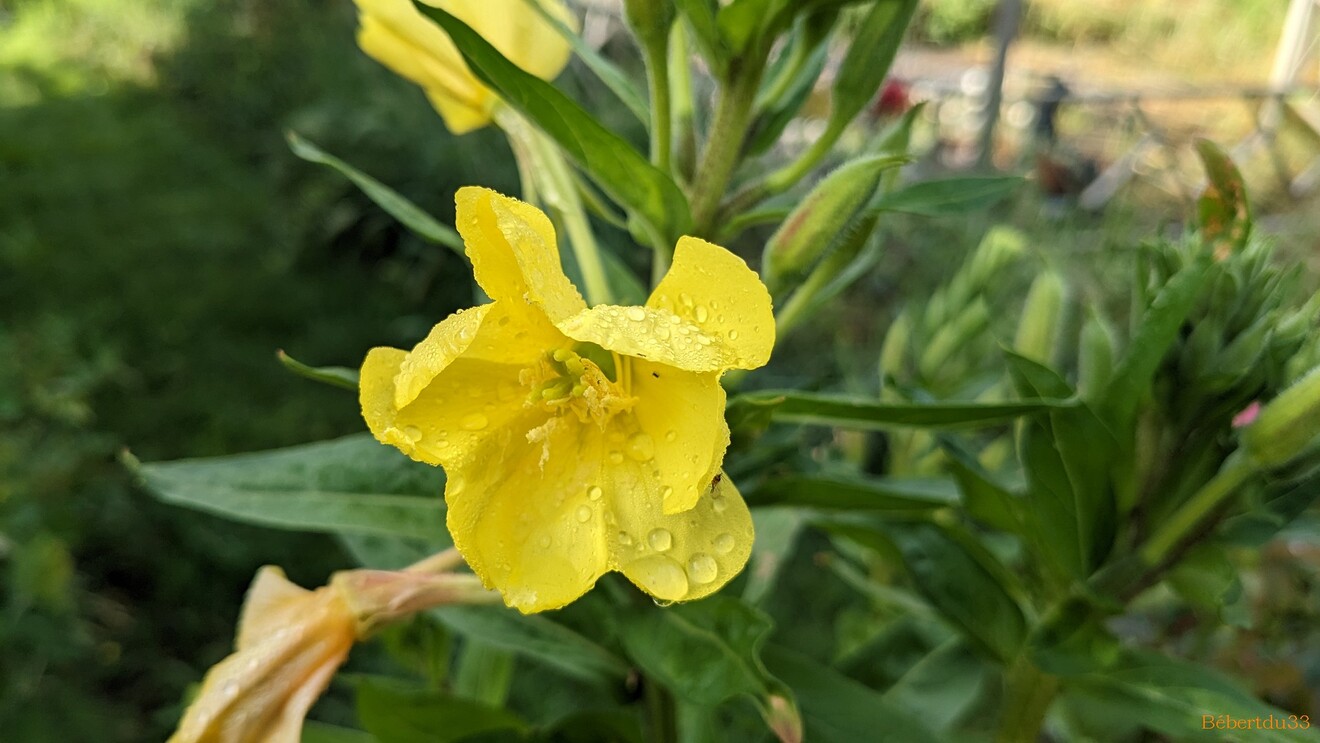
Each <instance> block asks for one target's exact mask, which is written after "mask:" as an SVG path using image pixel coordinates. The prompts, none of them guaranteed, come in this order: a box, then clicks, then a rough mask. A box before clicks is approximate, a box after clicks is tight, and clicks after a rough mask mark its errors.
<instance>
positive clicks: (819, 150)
mask: <svg viewBox="0 0 1320 743" xmlns="http://www.w3.org/2000/svg"><path fill="white" fill-rule="evenodd" d="M847 127H848V122H846V121H845V122H842V123H837V122H835V121H834V120H831V121H830V123H829V125H828V126H826V128H825V131H824V132H823V133H822V134H821V135H820V137H819V138H818V139H817V140H816V141H815V142H813V143H812V144H811V146H810V147H808V148H807V149H806V151H804V152H803V153H802V154H801V155H798V157H797V159H796V160H794V161H793V162H791V163H788V164H787V165H785V166H784V167H782V168H780V169H779V170H776V171H775V172H773V173H771V174H770V175H768V176H766V177H765V178H763V179H762V180H760V181H757V182H756V183H752V184H750V185H748V186H747V187H746V188H743V189H742V190H741V191H739V192H738V193H736V194H734V195H733V196H732V197H730V198H729V202H728V205H727V206H725V208H724V213H725V214H733V215H736V214H738V213H739V212H742V211H744V210H746V209H748V208H750V207H752V206H755V205H756V204H758V203H760V202H762V201H764V200H766V199H768V198H770V197H771V196H774V195H775V194H780V193H783V192H784V191H787V190H788V189H790V188H792V187H793V186H795V185H797V183H798V182H799V181H801V180H802V179H803V178H805V177H806V176H807V174H809V173H810V172H811V171H812V169H813V168H815V167H816V166H817V165H819V164H820V161H821V160H823V159H824V158H825V156H826V155H828V154H829V153H830V150H832V149H834V145H835V143H837V142H838V141H839V137H840V136H842V135H843V131H844V129H846V128H847Z"/></svg>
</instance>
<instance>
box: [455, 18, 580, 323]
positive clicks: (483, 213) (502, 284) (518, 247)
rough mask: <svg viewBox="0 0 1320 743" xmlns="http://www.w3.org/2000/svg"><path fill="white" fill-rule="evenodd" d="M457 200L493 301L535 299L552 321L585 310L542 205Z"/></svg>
mask: <svg viewBox="0 0 1320 743" xmlns="http://www.w3.org/2000/svg"><path fill="white" fill-rule="evenodd" d="M524 12H527V11H524ZM454 202H455V204H456V206H457V214H456V217H455V220H454V221H455V224H456V226H457V227H458V231H459V233H461V234H462V235H463V243H464V244H465V245H466V246H467V255H468V258H470V259H471V260H472V271H473V273H474V274H475V275H476V279H477V283H478V284H479V285H481V288H482V289H485V290H486V293H487V294H489V295H490V296H491V298H492V299H495V300H496V301H497V302H498V301H500V300H504V301H506V302H512V303H515V304H521V303H530V304H532V305H535V306H536V307H538V308H540V310H541V311H542V312H544V313H545V315H546V316H547V317H549V318H550V320H551V321H552V322H556V321H557V320H558V319H560V318H564V317H568V316H571V315H574V314H576V313H578V312H581V311H582V310H584V309H586V306H587V305H586V302H584V301H583V300H582V295H581V294H579V293H578V290H577V289H576V288H574V287H573V284H572V282H570V281H569V280H568V277H567V276H565V275H564V269H563V266H562V265H561V264H560V261H559V245H558V243H557V242H556V240H555V228H554V226H553V225H551V224H550V220H549V218H547V217H546V216H545V214H544V213H543V212H542V211H541V210H540V209H537V208H536V207H534V206H531V205H530V204H525V203H523V202H521V201H518V200H517V199H511V198H509V197H508V196H504V195H502V194H498V193H496V192H494V191H491V190H490V189H486V188H477V187H474V186H467V187H464V188H460V189H459V190H458V193H457V194H455V196H454Z"/></svg>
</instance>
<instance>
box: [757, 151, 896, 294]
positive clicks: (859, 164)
mask: <svg viewBox="0 0 1320 743" xmlns="http://www.w3.org/2000/svg"><path fill="white" fill-rule="evenodd" d="M906 161H907V159H906V158H905V157H888V156H872V157H862V158H858V159H856V160H853V161H852V162H849V163H847V164H845V165H842V166H840V167H839V168H837V169H835V171H834V172H832V173H830V174H829V175H828V176H826V177H825V179H824V180H822V181H821V182H820V183H818V184H816V187H815V188H813V189H811V193H809V194H807V197H806V198H805V199H804V200H803V201H802V203H801V204H799V205H798V207H797V208H796V209H794V210H793V211H792V213H790V214H789V215H788V218H787V219H785V220H784V223H783V224H782V225H780V227H779V229H778V230H777V231H776V232H775V234H774V235H772V236H771V237H770V241H769V242H768V243H766V246H765V268H766V274H767V280H768V281H769V282H771V283H772V284H773V283H779V282H780V281H782V279H784V278H785V277H788V276H792V275H794V274H797V273H801V272H804V271H806V270H807V269H808V268H810V267H811V265H812V264H813V263H815V262H816V260H817V259H818V258H820V256H821V255H822V254H824V252H825V251H826V250H827V249H828V248H829V247H830V244H831V243H832V242H833V240H834V238H835V236H837V235H838V234H840V233H841V232H843V230H844V228H845V227H846V226H847V225H848V223H849V222H850V221H852V219H853V217H854V216H856V215H857V213H858V212H859V211H860V210H861V209H862V207H863V206H865V205H866V202H867V201H869V200H870V199H871V196H872V194H874V193H875V189H876V187H877V186H878V185H879V183H880V176H881V174H883V173H884V172H885V171H886V170H889V169H890V168H894V167H897V166H899V165H902V164H903V163H904V162H906Z"/></svg>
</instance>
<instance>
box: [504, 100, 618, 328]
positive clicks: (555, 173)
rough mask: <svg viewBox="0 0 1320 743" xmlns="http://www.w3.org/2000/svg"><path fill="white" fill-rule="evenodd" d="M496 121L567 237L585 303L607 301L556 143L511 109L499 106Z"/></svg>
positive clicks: (596, 252)
mask: <svg viewBox="0 0 1320 743" xmlns="http://www.w3.org/2000/svg"><path fill="white" fill-rule="evenodd" d="M495 120H496V123H498V124H499V125H500V128H501V129H503V130H504V132H505V134H507V135H508V137H509V141H510V142H512V143H513V152H514V156H515V157H517V158H526V160H527V164H526V167H525V168H523V167H520V170H522V171H525V172H526V173H527V175H528V178H529V179H530V181H531V183H532V184H533V185H534V187H535V190H536V195H537V196H538V197H539V199H540V200H541V202H542V203H544V204H545V206H546V207H548V208H550V209H551V210H553V211H554V212H555V216H557V217H558V218H559V219H558V221H559V224H561V225H563V228H564V231H565V233H567V236H568V243H569V246H570V247H571V248H572V250H573V255H574V257H575V258H577V264H578V268H579V269H580V270H581V271H582V281H583V283H584V284H585V286H584V288H585V289H586V295H587V302H588V303H589V304H592V305H597V304H611V303H612V302H613V292H611V290H610V284H609V280H608V278H607V277H606V275H605V264H604V262H603V261H602V259H601V255H600V246H599V245H597V243H596V236H595V235H594V234H593V233H592V232H591V223H590V222H589V221H588V219H587V211H586V208H585V207H584V206H583V204H582V196H581V194H579V193H578V190H577V184H576V183H575V182H574V180H573V173H572V171H571V170H569V165H568V162H567V161H565V160H564V156H563V154H561V153H560V151H559V148H558V146H556V145H555V143H554V142H552V141H551V140H550V139H549V138H548V137H546V136H545V135H544V134H542V133H541V132H540V130H538V129H536V128H535V127H533V126H532V125H531V124H530V123H529V122H527V121H526V120H524V119H523V118H522V117H521V116H519V115H518V114H517V112H515V111H514V110H513V109H509V108H500V109H497V111H496V114H495Z"/></svg>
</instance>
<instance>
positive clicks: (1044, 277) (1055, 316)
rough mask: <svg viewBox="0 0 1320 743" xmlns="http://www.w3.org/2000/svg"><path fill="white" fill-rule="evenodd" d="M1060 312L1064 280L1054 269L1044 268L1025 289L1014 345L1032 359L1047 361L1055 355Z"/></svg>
mask: <svg viewBox="0 0 1320 743" xmlns="http://www.w3.org/2000/svg"><path fill="white" fill-rule="evenodd" d="M1062 312H1063V281H1062V280H1061V279H1059V276H1058V274H1056V273H1054V272H1053V271H1044V272H1042V273H1041V274H1040V275H1039V276H1037V277H1036V280H1035V281H1033V282H1032V283H1031V289H1030V290H1029V291H1028V292H1027V301H1026V303H1025V304H1023V305H1022V319H1021V320H1020V321H1019V323H1018V331H1017V338H1016V339H1015V340H1014V342H1013V348H1014V349H1015V350H1016V351H1017V352H1018V353H1020V354H1022V355H1023V356H1026V357H1027V358H1029V359H1031V360H1032V361H1039V362H1041V363H1043V364H1048V363H1049V361H1050V359H1051V358H1052V357H1053V356H1054V342H1055V336H1057V335H1058V331H1059V318H1060V316H1061V314H1062Z"/></svg>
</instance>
